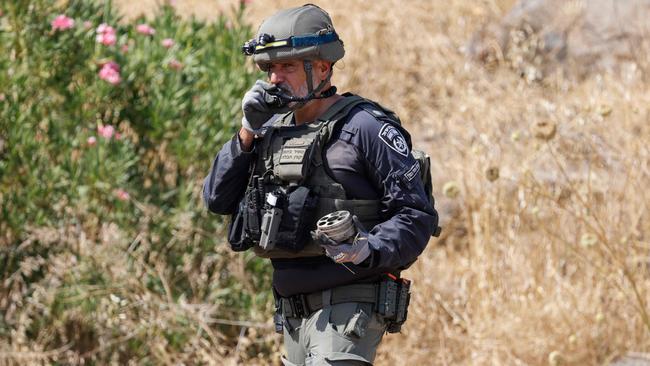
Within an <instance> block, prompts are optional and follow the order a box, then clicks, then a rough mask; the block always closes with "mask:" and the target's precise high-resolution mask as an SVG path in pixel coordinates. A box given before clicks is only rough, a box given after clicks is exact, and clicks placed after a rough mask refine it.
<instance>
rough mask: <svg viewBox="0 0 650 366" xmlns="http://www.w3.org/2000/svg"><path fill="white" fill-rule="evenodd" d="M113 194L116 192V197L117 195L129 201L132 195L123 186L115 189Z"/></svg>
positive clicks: (119, 198) (120, 198) (122, 199)
mask: <svg viewBox="0 0 650 366" xmlns="http://www.w3.org/2000/svg"><path fill="white" fill-rule="evenodd" d="M113 194H115V197H117V199H118V200H120V201H127V200H128V199H129V197H131V196H130V195H129V192H127V191H125V190H123V189H122V188H118V189H116V190H114V191H113Z"/></svg>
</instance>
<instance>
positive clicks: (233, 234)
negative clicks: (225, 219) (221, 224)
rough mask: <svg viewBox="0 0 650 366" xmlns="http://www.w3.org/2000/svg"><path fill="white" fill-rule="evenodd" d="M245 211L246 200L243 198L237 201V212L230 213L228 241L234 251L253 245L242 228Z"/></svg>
mask: <svg viewBox="0 0 650 366" xmlns="http://www.w3.org/2000/svg"><path fill="white" fill-rule="evenodd" d="M245 212H246V200H245V199H243V200H242V201H241V202H240V203H239V206H238V209H237V212H235V214H233V215H232V218H231V220H230V223H229V224H228V242H229V243H230V248H231V249H232V250H233V251H235V252H243V251H245V250H247V249H249V248H251V247H252V246H253V245H254V243H253V240H252V239H251V238H250V237H249V236H248V234H246V230H245V229H244V228H245V224H244V221H245V215H246V213H245Z"/></svg>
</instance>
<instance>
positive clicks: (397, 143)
mask: <svg viewBox="0 0 650 366" xmlns="http://www.w3.org/2000/svg"><path fill="white" fill-rule="evenodd" d="M379 138H380V139H382V141H384V142H385V143H386V145H388V147H390V148H391V149H393V150H395V151H397V152H398V153H399V154H401V155H403V156H405V157H406V156H408V153H409V147H408V145H407V144H406V140H405V139H404V136H402V134H401V133H400V132H399V131H398V130H397V128H395V127H393V126H391V125H390V124H388V123H385V124H384V125H383V126H381V130H379Z"/></svg>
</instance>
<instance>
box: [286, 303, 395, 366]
mask: <svg viewBox="0 0 650 366" xmlns="http://www.w3.org/2000/svg"><path fill="white" fill-rule="evenodd" d="M328 292H330V291H324V292H323V296H324V297H327V296H329V295H328ZM323 303H325V304H328V303H329V301H323ZM385 331H386V324H385V323H384V321H383V319H381V317H380V316H379V315H378V314H376V313H374V312H373V311H372V304H369V303H361V302H346V303H341V304H336V305H326V306H325V307H323V308H322V309H320V310H317V311H315V312H314V313H313V314H311V315H310V316H309V317H307V318H285V323H284V345H285V347H286V351H287V354H286V356H283V357H282V362H283V363H284V365H285V366H300V365H305V366H321V365H323V366H324V365H337V366H338V365H341V366H342V365H372V363H373V361H374V359H375V355H376V352H377V347H378V346H379V342H381V339H382V337H383V336H384V332H385Z"/></svg>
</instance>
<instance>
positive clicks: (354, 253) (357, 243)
mask: <svg viewBox="0 0 650 366" xmlns="http://www.w3.org/2000/svg"><path fill="white" fill-rule="evenodd" d="M352 221H353V222H354V226H356V228H357V235H355V237H354V239H353V240H352V242H351V243H337V242H335V241H334V240H332V239H330V237H328V236H327V235H326V234H325V233H323V232H321V231H319V230H316V231H312V232H311V235H312V238H314V240H316V241H318V242H320V245H321V246H322V247H323V248H324V249H325V254H327V256H328V257H330V258H332V260H334V262H336V263H345V262H352V263H354V264H359V263H361V262H363V261H364V260H365V259H366V258H368V257H369V256H370V253H371V251H370V246H369V245H368V231H367V230H366V229H365V228H364V227H363V225H362V224H361V222H360V221H359V218H357V217H356V216H352Z"/></svg>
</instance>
